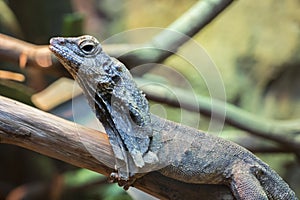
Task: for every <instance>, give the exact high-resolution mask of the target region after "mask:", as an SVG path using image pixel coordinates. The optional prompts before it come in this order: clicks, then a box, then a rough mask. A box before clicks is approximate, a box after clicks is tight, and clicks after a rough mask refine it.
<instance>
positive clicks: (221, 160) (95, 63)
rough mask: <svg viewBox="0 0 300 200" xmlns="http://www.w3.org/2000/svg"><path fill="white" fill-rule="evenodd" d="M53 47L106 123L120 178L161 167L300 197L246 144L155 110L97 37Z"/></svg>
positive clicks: (196, 178) (194, 178) (236, 187)
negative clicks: (182, 122) (151, 108)
mask: <svg viewBox="0 0 300 200" xmlns="http://www.w3.org/2000/svg"><path fill="white" fill-rule="evenodd" d="M50 50H51V51H52V52H53V53H54V54H55V56H56V57H57V58H58V59H59V60H60V62H61V63H62V64H63V65H64V67H65V68H66V69H67V70H68V71H69V72H70V73H71V75H72V76H73V77H74V79H75V80H76V81H77V82H78V84H79V85H80V87H81V88H82V89H83V92H84V94H85V96H86V98H87V99H88V102H89V105H90V106H91V108H92V109H93V111H94V112H95V113H96V116H97V118H98V119H99V120H100V122H101V123H102V124H103V126H104V128H105V130H106V132H107V134H108V136H109V141H110V144H111V145H112V149H113V151H114V154H115V158H116V163H115V165H116V169H117V170H118V173H117V175H116V174H115V178H117V179H118V180H119V181H120V182H121V181H124V180H125V181H129V178H131V177H134V176H135V175H136V174H140V173H146V172H149V171H154V170H158V171H159V172H160V173H162V174H163V175H165V176H168V177H170V178H174V179H177V180H180V181H184V182H188V183H198V184H201V183H206V184H225V185H228V186H229V187H230V189H231V191H232V193H233V194H234V196H235V197H236V198H237V199H289V200H291V199H297V197H296V195H295V193H294V192H293V191H292V190H291V189H290V188H289V186H288V185H287V184H286V183H285V182H284V181H283V180H282V179H281V177H279V175H278V174H277V173H276V172H275V171H273V170H272V169H271V168H270V167H269V166H268V165H267V164H265V163H264V162H262V161H261V160H260V159H258V158H257V157H256V156H255V155H253V154H252V153H251V152H249V151H248V150H246V149H244V148H243V147H241V146H239V145H237V144H234V143H232V142H230V141H227V140H224V139H221V138H218V137H215V136H212V135H209V134H206V133H203V132H201V131H198V130H196V129H193V128H189V127H186V126H183V125H179V124H176V123H174V122H170V121H168V120H165V119H161V118H159V117H157V116H155V115H152V114H150V112H149V105H148V101H147V99H146V98H145V95H144V94H143V92H142V91H141V90H139V89H138V87H137V85H136V83H135V82H134V80H133V78H132V76H131V74H130V73H129V71H128V70H127V69H126V67H125V66H124V65H123V64H122V63H121V62H119V61H118V60H116V59H115V58H112V57H110V56H109V55H107V54H106V53H105V52H104V51H103V50H102V47H101V45H100V43H99V42H98V41H97V39H95V38H94V37H92V36H89V35H85V36H81V37H67V38H63V37H56V38H52V39H51V40H50Z"/></svg>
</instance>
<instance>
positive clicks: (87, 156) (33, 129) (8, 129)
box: [0, 96, 233, 199]
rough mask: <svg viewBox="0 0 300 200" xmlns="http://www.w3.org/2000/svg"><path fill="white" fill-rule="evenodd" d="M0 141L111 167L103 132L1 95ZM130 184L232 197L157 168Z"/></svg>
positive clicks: (174, 195)
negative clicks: (158, 170) (161, 172)
mask: <svg viewBox="0 0 300 200" xmlns="http://www.w3.org/2000/svg"><path fill="white" fill-rule="evenodd" d="M0 143H6V144H12V145H17V146H20V147H24V148H26V149H29V150H32V151H35V152H38V153H41V154H43V155H46V156H49V157H52V158H56V159H59V160H62V161H64V162H67V163H69V164H72V165H75V166H78V167H82V168H86V169H90V170H93V171H96V172H98V173H101V174H104V175H105V176H108V175H109V174H110V173H111V172H112V171H113V170H114V169H113V166H114V155H113V151H112V149H111V146H110V144H109V141H108V138H107V135H106V134H105V133H101V132H99V131H96V130H93V129H89V128H86V127H83V126H81V125H78V124H75V123H73V122H70V121H67V120H64V119H61V118H59V117H56V116H54V115H51V114H48V113H45V112H43V111H40V110H38V109H35V108H32V107H30V106H27V105H24V104H22V103H20V102H16V101H13V100H10V99H8V98H5V97H1V96H0ZM93 155H95V156H93ZM96 157H97V158H96ZM104 163H106V165H105V164H104ZM134 187H136V188H138V189H140V190H143V191H145V192H147V193H149V194H152V195H154V196H156V197H158V198H160V199H198V198H199V197H200V196H201V197H203V198H204V199H225V198H226V199H233V197H232V194H231V192H230V191H229V189H228V188H227V187H226V186H223V185H198V184H187V183H183V182H180V181H177V180H174V179H170V178H167V177H165V176H163V175H161V174H160V173H158V172H150V173H148V174H147V175H145V176H144V177H142V178H140V179H138V180H137V181H136V182H135V183H134Z"/></svg>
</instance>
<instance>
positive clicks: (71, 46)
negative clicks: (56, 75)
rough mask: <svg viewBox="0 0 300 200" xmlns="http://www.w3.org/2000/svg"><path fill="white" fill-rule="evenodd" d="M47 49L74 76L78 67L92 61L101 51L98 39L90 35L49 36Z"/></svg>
mask: <svg viewBox="0 0 300 200" xmlns="http://www.w3.org/2000/svg"><path fill="white" fill-rule="evenodd" d="M49 49H50V50H51V51H52V52H53V53H54V54H55V56H56V57H57V58H58V59H59V61H60V62H61V63H62V64H63V65H64V66H65V67H66V69H67V70H68V71H69V72H70V73H71V74H72V76H73V77H74V78H76V76H77V73H78V71H79V70H80V67H82V66H83V65H84V66H86V65H87V64H89V61H94V60H95V57H96V56H97V55H98V54H100V53H101V52H102V47H101V45H100V43H99V42H98V40H97V39H96V38H94V37H93V36H90V35H84V36H81V37H66V38H64V37H54V38H51V40H50V45H49ZM90 66H93V63H90Z"/></svg>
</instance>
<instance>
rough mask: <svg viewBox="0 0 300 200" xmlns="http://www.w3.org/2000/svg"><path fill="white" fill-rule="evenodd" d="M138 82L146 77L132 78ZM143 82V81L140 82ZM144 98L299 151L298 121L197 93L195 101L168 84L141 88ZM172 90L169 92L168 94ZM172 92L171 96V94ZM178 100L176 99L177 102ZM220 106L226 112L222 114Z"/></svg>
mask: <svg viewBox="0 0 300 200" xmlns="http://www.w3.org/2000/svg"><path fill="white" fill-rule="evenodd" d="M136 80H137V81H138V82H139V83H142V82H144V83H145V81H146V80H143V79H136ZM143 85H146V84H143ZM143 91H144V92H145V93H146V94H147V98H148V99H151V100H153V101H156V102H161V103H166V104H168V105H171V106H175V107H181V108H184V109H186V110H189V111H192V112H197V113H199V112H200V113H201V114H204V115H206V116H213V117H214V119H218V118H219V119H224V120H225V122H226V123H228V124H230V125H232V126H234V127H236V128H239V129H241V130H244V131H247V132H249V133H251V134H253V135H256V136H259V137H263V138H267V139H270V140H273V141H275V142H277V143H279V144H280V145H284V147H285V148H287V149H290V150H293V151H294V152H295V153H297V154H300V120H299V119H298V120H286V121H280V120H272V119H266V118H261V117H259V116H256V115H254V114H251V113H249V112H247V111H245V110H242V109H240V108H238V107H236V106H234V105H232V104H228V103H225V102H222V101H219V100H217V99H211V98H208V97H204V96H199V95H198V96H197V98H196V101H194V100H192V99H191V98H186V97H192V96H193V95H192V94H191V93H190V92H187V91H185V90H183V89H179V88H176V87H172V86H168V89H166V88H165V87H160V86H158V85H149V84H147V87H144V88H143ZM168 91H172V93H173V94H170V92H168ZM174 94H175V95H174ZM178 99H180V102H179V101H178ZM224 109H226V115H225V116H224Z"/></svg>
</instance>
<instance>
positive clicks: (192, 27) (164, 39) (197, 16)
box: [118, 0, 233, 75]
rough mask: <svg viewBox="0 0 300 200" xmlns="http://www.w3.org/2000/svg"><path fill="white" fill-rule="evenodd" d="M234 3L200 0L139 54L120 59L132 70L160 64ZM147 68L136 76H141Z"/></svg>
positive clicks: (229, 0) (136, 52)
mask: <svg viewBox="0 0 300 200" xmlns="http://www.w3.org/2000/svg"><path fill="white" fill-rule="evenodd" d="M232 2H233V0H201V1H199V2H198V3H196V4H195V5H193V6H192V8H190V9H189V10H188V11H187V12H185V13H184V14H183V15H181V16H180V17H179V18H178V19H177V20H176V21H174V22H173V23H172V24H170V25H169V26H168V27H167V28H165V29H163V30H162V31H161V32H160V33H159V34H158V35H156V36H155V37H154V38H153V39H152V40H151V41H149V42H148V43H147V44H145V45H144V46H142V47H141V48H139V49H136V51H133V52H130V53H128V54H125V55H121V56H120V57H118V59H119V60H120V61H121V62H123V63H124V64H125V65H126V67H128V68H129V69H131V68H133V67H135V66H137V65H142V64H146V63H161V62H162V61H164V60H165V59H166V58H168V57H169V56H171V55H172V54H174V53H175V52H177V50H178V48H179V47H180V46H182V45H183V44H184V43H185V42H187V41H188V40H189V39H191V38H192V37H193V36H194V35H195V34H196V33H198V32H199V31H200V30H201V29H203V28H204V27H205V26H206V25H207V24H209V23H210V22H211V21H212V20H213V19H214V18H215V17H217V16H218V15H219V14H220V13H221V12H222V11H223V10H224V9H225V8H227V7H228V6H229V5H230V4H231V3H232ZM150 68H151V67H150ZM147 69H149V67H148V68H147ZM147 69H144V71H139V72H136V74H139V75H141V74H143V73H145V72H146V71H147Z"/></svg>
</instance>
